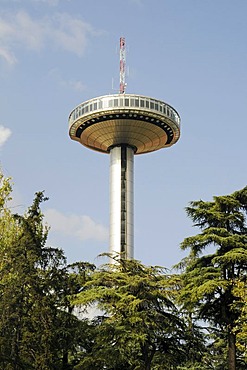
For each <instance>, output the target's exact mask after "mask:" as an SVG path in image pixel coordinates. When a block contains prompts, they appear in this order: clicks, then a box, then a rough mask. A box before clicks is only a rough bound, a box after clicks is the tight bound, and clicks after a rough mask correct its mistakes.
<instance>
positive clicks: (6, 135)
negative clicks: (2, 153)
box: [0, 125, 11, 148]
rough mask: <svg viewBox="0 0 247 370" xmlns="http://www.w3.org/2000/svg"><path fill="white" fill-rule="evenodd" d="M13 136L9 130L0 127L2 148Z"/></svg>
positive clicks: (0, 144)
mask: <svg viewBox="0 0 247 370" xmlns="http://www.w3.org/2000/svg"><path fill="white" fill-rule="evenodd" d="M10 135H11V131H10V129H9V128H7V127H4V126H1V125H0V148H1V146H3V144H4V143H5V142H6V141H7V140H8V138H9V137H10Z"/></svg>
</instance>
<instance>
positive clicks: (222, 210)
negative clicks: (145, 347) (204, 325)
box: [181, 187, 247, 370]
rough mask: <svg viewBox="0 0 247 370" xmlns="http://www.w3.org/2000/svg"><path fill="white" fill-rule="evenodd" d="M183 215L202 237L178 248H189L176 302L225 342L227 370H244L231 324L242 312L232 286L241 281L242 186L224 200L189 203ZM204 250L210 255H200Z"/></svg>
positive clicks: (246, 260)
mask: <svg viewBox="0 0 247 370" xmlns="http://www.w3.org/2000/svg"><path fill="white" fill-rule="evenodd" d="M186 211H187V214H188V216H189V217H190V218H191V219H192V221H193V222H194V226H197V227H199V228H200V229H201V233H199V234H198V235H194V236H191V237H187V238H185V239H184V241H183V242H182V244H181V247H182V249H186V248H189V249H190V255H189V256H188V257H187V258H185V259H184V261H182V263H181V266H183V271H184V273H183V275H182V277H183V284H184V286H183V289H182V292H181V301H182V302H183V304H184V305H185V306H186V307H187V309H188V308H189V309H191V310H192V309H193V310H194V312H195V313H196V316H197V318H199V319H203V320H206V321H207V322H208V323H209V324H212V325H213V326H214V327H215V330H218V331H219V334H220V336H222V335H223V336H224V337H225V338H226V341H227V352H228V357H227V360H226V359H225V363H228V369H229V370H236V369H237V368H238V370H239V369H241V368H245V367H241V366H243V365H242V359H241V358H240V359H239V360H238V358H237V355H236V325H237V320H238V319H239V317H240V315H241V313H240V310H239V309H237V307H236V305H234V304H235V302H236V301H238V300H239V297H238V296H237V294H236V286H237V285H238V284H239V283H242V282H245V281H246V267H247V228H246V212H247V187H245V188H244V189H242V190H240V191H236V192H235V193H233V194H231V195H228V196H215V197H214V199H213V201H211V202H205V201H202V200H200V201H195V202H191V203H190V206H189V207H187V208H186ZM208 250H209V251H211V253H208V254H205V255H203V252H205V251H208ZM219 334H218V335H219ZM238 355H240V357H241V353H240V354H239V353H238ZM237 361H238V362H237ZM237 363H238V365H237ZM244 366H246V364H245V365H244ZM225 368H227V367H226V365H222V367H220V369H225Z"/></svg>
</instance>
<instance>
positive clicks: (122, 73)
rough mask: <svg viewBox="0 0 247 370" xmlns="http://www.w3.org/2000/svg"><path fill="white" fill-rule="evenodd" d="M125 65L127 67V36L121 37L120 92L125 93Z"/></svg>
mask: <svg viewBox="0 0 247 370" xmlns="http://www.w3.org/2000/svg"><path fill="white" fill-rule="evenodd" d="M125 67H126V55H125V38H124V37H120V88H119V93H120V94H124V93H125V87H126V83H125Z"/></svg>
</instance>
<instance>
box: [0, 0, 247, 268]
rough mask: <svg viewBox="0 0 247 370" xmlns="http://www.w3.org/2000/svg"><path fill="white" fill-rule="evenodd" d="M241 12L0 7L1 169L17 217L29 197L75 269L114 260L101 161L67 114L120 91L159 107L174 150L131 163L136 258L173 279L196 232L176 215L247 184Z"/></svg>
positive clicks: (36, 1) (200, 5) (106, 4)
mask: <svg viewBox="0 0 247 370" xmlns="http://www.w3.org/2000/svg"><path fill="white" fill-rule="evenodd" d="M246 17H247V2H246V0H238V1H237V2H234V1H232V0H217V1H216V0H203V1H202V0H201V1H200V0H186V1H185V0H125V1H120V0H104V1H102V0H0V165H1V168H2V170H3V172H4V174H5V175H6V176H10V177H11V178H12V180H13V183H14V202H13V207H14V209H15V211H16V212H20V213H21V212H23V211H24V210H25V209H26V208H27V207H28V206H29V205H30V204H31V202H32V199H33V196H34V193H35V192H36V191H40V190H45V194H46V195H47V196H48V197H49V201H48V202H46V203H45V204H44V205H43V210H44V213H45V215H46V220H47V222H48V224H49V225H50V226H51V231H50V236H49V243H50V244H52V245H53V246H58V247H61V248H63V249H64V251H65V254H66V256H67V258H68V260H69V262H72V261H76V260H83V261H90V262H96V261H97V255H98V254H99V253H101V252H106V251H107V250H108V229H109V220H108V219H109V217H108V215H109V189H108V187H109V179H108V172H109V156H108V155H104V154H99V153H97V152H93V151H90V150H88V149H86V148H84V147H83V146H81V145H80V144H78V143H76V142H73V141H71V140H70V139H69V136H68V116H69V113H70V111H71V110H72V109H73V108H74V107H75V106H76V105H78V104H79V103H80V102H82V101H84V100H88V99H90V98H93V97H96V96H100V95H104V94H108V93H114V92H117V89H118V85H119V72H118V71H119V50H118V45H119V38H120V36H125V38H126V42H127V65H128V70H129V73H128V76H127V92H129V93H137V94H142V95H148V96H151V97H156V98H158V99H161V100H164V101H166V102H167V103H169V104H171V105H172V106H173V107H174V108H175V109H177V110H178V112H179V113H180V116H181V119H182V133H181V138H180V140H179V142H178V143H177V144H176V145H174V146H173V147H171V148H169V149H163V150H160V151H158V152H155V153H151V154H146V155H143V156H138V157H135V257H136V258H137V259H139V260H141V261H142V262H143V263H145V264H149V265H150V264H158V265H163V266H166V267H171V266H172V265H173V264H174V263H176V262H178V261H179V260H180V259H181V258H182V257H183V256H184V252H183V253H182V252H181V251H180V249H179V244H180V242H181V241H182V240H183V239H184V238H185V237H186V236H189V235H191V234H194V233H196V232H198V230H196V229H195V228H193V227H192V224H191V221H190V220H189V219H188V218H187V216H186V213H185V210H184V208H185V207H186V206H187V205H188V203H189V201H191V200H198V199H203V200H211V199H212V197H213V196H214V195H223V194H230V193H232V192H234V191H235V190H238V189H241V188H243V187H244V186H245V185H246V154H247V147H246V135H247V120H246V103H247V102H246V99H247V68H246V66H247V46H246V35H247V22H246Z"/></svg>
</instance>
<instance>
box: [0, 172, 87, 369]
mask: <svg viewBox="0 0 247 370" xmlns="http://www.w3.org/2000/svg"><path fill="white" fill-rule="evenodd" d="M10 197H11V184H10V180H9V179H5V178H4V177H3V175H1V174H0V297H1V299H0V369H2V370H20V369H25V370H28V369H36V370H52V369H54V370H55V369H57V370H68V369H72V368H73V367H72V366H73V364H76V363H77V362H78V358H77V354H78V346H79V345H81V346H83V345H84V343H86V338H85V337H84V332H85V331H86V328H87V321H86V320H79V319H78V318H77V317H76V316H75V315H74V314H73V307H71V304H70V302H69V300H68V295H70V294H74V293H78V292H80V291H81V289H82V287H83V282H84V281H85V279H86V275H87V273H88V272H89V271H91V270H93V266H92V265H90V264H87V263H79V264H74V265H73V266H67V264H66V258H65V257H64V254H63V252H62V251H61V250H60V249H58V248H51V247H48V246H46V242H47V235H48V228H47V227H46V226H44V223H43V214H42V212H41V209H40V205H41V203H42V202H43V201H45V200H46V198H45V197H44V194H43V193H42V192H39V193H36V195H35V198H34V201H33V204H32V205H31V207H30V208H29V209H28V211H27V212H26V213H25V214H24V215H17V214H12V213H11V211H10V209H9V208H8V203H7V202H8V200H9V199H10Z"/></svg>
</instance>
